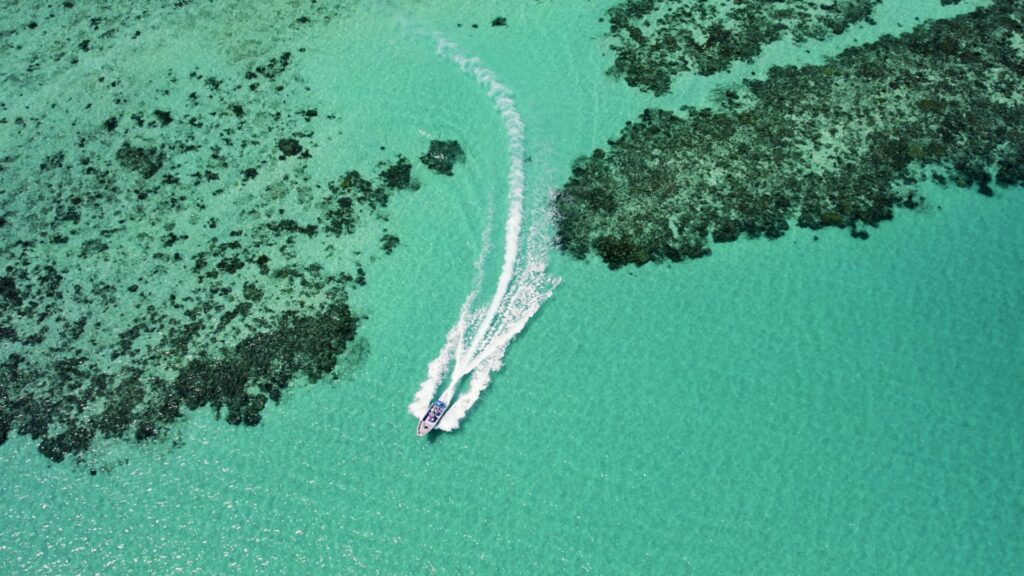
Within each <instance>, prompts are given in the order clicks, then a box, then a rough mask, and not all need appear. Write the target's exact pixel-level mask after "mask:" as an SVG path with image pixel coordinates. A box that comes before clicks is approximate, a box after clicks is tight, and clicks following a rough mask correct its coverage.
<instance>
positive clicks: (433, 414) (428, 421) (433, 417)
mask: <svg viewBox="0 0 1024 576" xmlns="http://www.w3.org/2000/svg"><path fill="white" fill-rule="evenodd" d="M447 409H448V405H447V404H445V403H444V402H443V401H441V400H436V401H435V402H434V403H433V404H431V405H430V409H429V410H427V413H426V414H424V415H423V418H420V425H419V426H417V427H416V435H417V436H426V435H427V434H428V433H429V432H430V431H431V430H433V429H434V427H436V426H437V423H438V422H440V421H441V416H444V411H445V410H447Z"/></svg>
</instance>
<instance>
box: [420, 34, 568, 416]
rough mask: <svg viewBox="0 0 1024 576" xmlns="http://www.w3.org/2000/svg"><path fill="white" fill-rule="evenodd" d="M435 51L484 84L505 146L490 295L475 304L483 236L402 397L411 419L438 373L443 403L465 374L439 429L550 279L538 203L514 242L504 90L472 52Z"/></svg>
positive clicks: (514, 198)
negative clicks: (411, 388) (434, 341)
mask: <svg viewBox="0 0 1024 576" xmlns="http://www.w3.org/2000/svg"><path fill="white" fill-rule="evenodd" d="M437 51H438V54H439V55H441V56H444V57H446V58H448V59H450V60H451V61H452V62H454V63H455V64H456V65H458V66H459V68H461V69H462V71H463V72H465V73H467V74H470V75H472V76H473V77H474V78H476V81H477V83H478V84H480V85H481V86H483V87H484V88H485V89H486V91H487V95H488V96H489V97H490V98H491V99H492V100H493V101H494V104H495V107H496V108H497V109H498V111H499V113H500V114H501V118H502V121H503V123H504V126H505V133H506V136H507V138H508V152H509V169H508V176H507V184H508V216H507V219H506V221H505V245H504V255H503V260H502V266H501V274H500V276H499V277H498V283H497V285H496V287H495V289H494V294H493V295H492V296H491V299H490V301H489V302H488V303H487V305H486V306H479V307H478V306H477V305H476V299H477V297H478V296H479V293H480V289H481V282H482V278H483V263H484V261H485V260H486V258H487V255H488V253H489V245H488V244H487V242H486V241H485V242H484V243H483V247H482V249H481V252H480V257H479V258H478V260H477V276H476V278H477V279H476V281H475V285H474V287H473V289H472V290H471V291H470V293H469V295H468V296H467V297H466V300H465V302H463V305H462V308H461V310H460V312H459V318H458V321H457V322H456V323H455V325H454V326H452V328H451V329H450V330H449V331H448V335H447V338H446V339H445V344H444V346H443V347H442V348H441V351H440V353H439V354H438V356H437V358H435V359H434V360H433V361H431V363H430V365H429V366H428V367H427V379H426V380H424V381H423V383H422V384H421V385H420V389H419V392H417V393H416V396H415V397H414V399H413V401H412V403H411V404H409V412H410V413H411V414H412V415H413V416H416V417H417V418H419V417H421V416H422V415H423V413H424V412H426V410H427V408H428V407H429V406H430V402H431V400H432V399H433V397H434V395H435V394H436V393H437V389H438V387H439V386H440V384H441V382H442V381H443V380H444V379H445V378H446V377H447V378H449V383H448V386H447V388H445V390H444V392H443V393H442V394H441V399H442V400H444V401H446V402H450V401H451V400H452V398H453V397H454V396H455V393H456V391H457V390H458V385H459V382H460V381H461V380H462V379H463V377H465V376H470V378H469V387H468V389H467V390H465V391H464V392H463V393H462V394H460V395H459V397H458V399H456V400H455V403H454V404H452V405H451V408H449V410H448V411H447V412H446V413H445V415H444V417H443V418H442V419H441V422H440V424H439V425H438V428H439V429H441V430H445V431H451V430H454V429H455V428H458V427H459V422H460V421H461V420H462V418H463V417H465V415H466V413H467V412H468V411H469V409H470V408H471V407H472V406H473V404H475V403H476V401H477V400H478V399H479V398H480V394H481V393H482V392H483V391H484V390H485V389H486V388H487V386H488V385H489V384H490V381H491V373H492V372H495V371H497V370H499V369H500V368H501V366H502V359H503V358H504V356H505V349H506V348H507V347H508V345H509V344H510V343H511V342H512V340H513V339H514V338H515V337H516V335H517V334H519V333H520V332H521V331H522V330H523V328H524V327H525V326H526V323H527V322H528V321H529V320H530V318H531V317H532V316H533V315H534V314H536V312H537V310H538V309H539V308H540V306H541V304H542V303H543V302H544V301H545V300H546V299H547V298H548V297H550V296H551V292H552V290H554V288H555V286H556V285H557V284H558V279H554V278H551V277H549V276H548V275H547V273H546V267H547V249H548V246H549V244H550V242H549V239H548V238H547V231H548V229H549V227H550V224H549V223H550V216H549V214H548V213H547V212H546V211H544V210H540V211H538V212H537V213H536V214H535V215H534V216H535V217H534V219H533V225H532V226H531V228H530V235H529V238H528V239H527V243H526V248H525V250H524V249H523V247H522V246H521V241H522V236H523V220H524V211H523V197H524V194H525V193H526V148H525V145H524V132H525V126H524V124H523V119H522V117H521V116H520V115H519V112H518V111H517V110H516V102H515V99H514V97H513V95H512V92H511V91H510V90H509V89H508V88H507V87H506V86H505V85H504V84H502V83H501V82H499V81H498V79H497V77H496V76H495V74H494V72H492V71H491V70H489V69H488V68H486V67H485V66H484V65H483V64H482V63H481V62H480V60H479V59H477V58H470V57H467V56H465V55H463V54H462V53H461V52H460V51H459V48H458V46H456V45H455V44H454V43H452V42H449V41H447V40H444V39H443V38H437ZM545 200H546V198H545ZM485 237H486V236H485Z"/></svg>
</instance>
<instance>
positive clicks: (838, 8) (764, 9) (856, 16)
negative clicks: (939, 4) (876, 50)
mask: <svg viewBox="0 0 1024 576" xmlns="http://www.w3.org/2000/svg"><path fill="white" fill-rule="evenodd" d="M880 3H881V0H835V1H826V2H823V1H822V0H788V1H787V2H778V1H776V0H747V1H744V2H740V1H738V0H737V1H726V2H707V1H705V0H626V1H625V2H622V3H621V4H618V5H616V6H614V7H612V8H611V9H610V10H609V11H608V22H609V25H610V26H609V27H610V31H611V34H612V46H611V47H612V50H613V51H614V52H615V63H614V64H613V65H612V67H611V69H610V70H609V73H611V74H612V75H613V76H617V77H621V78H623V79H624V80H625V81H626V82H627V83H628V84H629V85H630V86H634V87H637V88H639V89H641V90H644V91H650V92H653V93H655V94H664V93H666V92H668V91H669V89H670V87H671V84H672V79H673V78H675V77H676V76H677V75H679V74H681V73H684V72H695V73H697V74H702V75H709V74H714V73H716V72H721V71H723V70H726V69H728V68H729V66H731V65H732V63H733V62H737V61H748V60H750V59H752V58H753V57H754V56H757V55H758V54H759V53H760V52H761V49H762V48H763V47H764V46H765V45H766V44H769V43H771V42H774V41H776V40H779V39H780V38H782V37H783V35H788V36H790V37H791V38H792V39H793V40H795V41H797V42H801V41H804V40H808V39H815V40H822V39H824V38H827V37H829V36H832V35H835V34H840V33H842V32H843V31H845V30H846V29H847V28H848V27H849V26H850V25H852V24H855V23H858V22H871V13H872V11H873V10H874V9H875V7H876V6H877V5H878V4H880Z"/></svg>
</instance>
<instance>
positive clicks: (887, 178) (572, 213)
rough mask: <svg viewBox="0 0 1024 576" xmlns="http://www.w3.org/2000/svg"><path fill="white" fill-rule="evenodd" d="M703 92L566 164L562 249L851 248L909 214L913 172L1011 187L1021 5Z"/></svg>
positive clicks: (1019, 142) (1020, 148)
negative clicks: (786, 238) (825, 242)
mask: <svg viewBox="0 0 1024 576" xmlns="http://www.w3.org/2000/svg"><path fill="white" fill-rule="evenodd" d="M719 97H720V103H719V104H720V106H719V108H718V109H717V110H708V109H700V110H698V109H684V110H682V111H681V113H678V114H677V113H675V112H671V111H665V110H647V111H645V112H644V113H643V115H642V116H641V117H640V118H639V121H637V122H635V123H630V124H629V125H627V126H626V127H625V128H624V129H623V131H622V133H621V134H620V136H619V137H618V138H617V139H615V140H613V141H611V142H609V146H608V148H607V150H604V149H598V150H595V151H594V152H593V153H592V154H591V155H590V156H589V157H585V158H581V159H579V160H578V161H576V162H575V164H574V166H573V168H572V175H571V177H570V178H569V181H568V182H567V183H566V184H565V185H564V187H563V188H562V189H561V191H560V193H559V194H558V196H557V198H556V200H555V204H556V208H557V212H558V217H557V227H558V235H559V241H560V244H561V246H562V248H563V249H565V250H566V251H567V252H568V253H570V254H572V255H574V256H577V257H581V258H582V257H585V256H586V254H588V253H590V252H596V253H597V254H598V255H599V256H600V257H601V258H602V259H603V260H604V261H605V262H606V263H607V264H608V266H610V267H611V268H618V267H621V266H623V265H626V264H636V265H642V264H644V263H647V262H651V261H658V260H664V259H668V260H671V261H679V260H683V259H686V258H696V257H700V256H704V255H707V254H709V253H710V248H709V243H710V241H712V240H713V241H714V242H728V241H731V240H735V239H737V238H739V237H740V236H741V235H743V236H746V237H751V238H753V237H759V236H766V237H768V238H777V237H779V236H781V235H782V234H784V233H785V232H786V230H787V229H788V227H789V225H790V223H791V222H794V221H795V223H796V224H797V225H798V226H803V227H807V228H811V229H818V228H822V227H826V226H834V227H845V228H849V229H850V230H851V232H852V233H853V234H854V235H855V236H856V237H860V238H866V237H867V233H866V232H865V231H864V230H863V228H862V225H865V224H866V225H870V226H874V225H877V224H878V223H879V222H880V221H882V220H887V219H890V218H892V217H893V209H894V208H895V207H897V206H905V207H915V206H917V204H918V203H919V202H920V199H919V198H918V197H916V196H915V193H914V189H915V188H914V186H913V185H914V184H915V183H917V182H920V181H921V180H922V179H923V178H927V177H929V175H931V177H934V178H938V179H945V178H950V179H952V181H953V182H955V183H956V184H958V185H960V186H964V187H974V188H975V189H977V190H978V191H980V192H981V193H983V194H992V188H991V182H992V181H993V180H995V181H996V182H997V183H999V184H1001V185H1013V184H1022V183H1024V5H1022V4H1021V3H1020V2H1017V1H1012V0H997V1H996V2H994V3H993V4H992V5H991V6H990V7H988V8H985V9H981V10H978V11H975V12H973V13H970V14H966V15H963V16H960V17H957V18H953V19H950V20H946V21H938V22H933V23H930V24H927V25H923V26H921V27H920V28H918V29H917V30H915V31H914V32H912V33H910V34H907V35H905V36H902V37H899V38H894V37H884V38H882V39H881V40H879V41H878V42H877V43H874V44H871V45H868V46H863V47H859V48H854V49H850V50H848V51H846V52H844V53H842V54H840V55H839V56H837V57H835V58H833V59H830V60H829V61H827V62H825V63H824V64H823V65H820V66H812V67H804V68H800V69H796V68H792V67H785V68H775V69H773V70H771V71H770V73H769V74H768V78H767V79H766V80H764V81H747V82H745V83H744V84H742V85H739V86H735V87H734V88H733V89H729V90H725V91H723V93H721V94H720V96H719Z"/></svg>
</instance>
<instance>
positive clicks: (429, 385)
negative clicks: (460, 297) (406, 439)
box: [409, 206, 494, 418]
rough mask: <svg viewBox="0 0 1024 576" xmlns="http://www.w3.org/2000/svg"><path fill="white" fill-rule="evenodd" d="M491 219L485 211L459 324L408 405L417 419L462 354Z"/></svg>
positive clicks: (491, 214)
mask: <svg viewBox="0 0 1024 576" xmlns="http://www.w3.org/2000/svg"><path fill="white" fill-rule="evenodd" d="M493 218H494V209H493V206H492V207H491V208H490V209H488V214H487V226H486V227H485V228H484V232H483V234H482V235H481V239H480V240H481V245H482V248H481V250H480V255H479V256H478V257H477V259H476V263H475V264H474V268H476V276H474V278H473V288H472V289H471V290H470V292H469V296H467V297H466V301H465V302H463V303H462V308H461V310H459V321H458V322H456V323H455V325H454V326H452V327H451V329H450V330H448V335H447V336H446V337H445V342H444V346H442V347H441V351H440V352H439V353H438V355H437V358H434V359H433V360H432V361H431V362H430V364H429V365H428V366H427V379H426V380H424V381H423V382H421V383H420V389H419V391H418V392H416V396H414V397H413V401H412V403H410V404H409V413H410V414H412V415H413V416H415V417H417V418H419V417H421V416H423V414H424V413H425V412H426V411H427V409H428V408H430V402H431V401H432V400H433V399H434V395H435V394H436V393H437V388H438V386H440V384H441V381H442V380H444V378H445V376H447V375H448V372H449V370H450V368H451V361H452V358H453V354H458V353H461V351H462V344H463V336H464V335H465V332H466V329H467V328H468V327H470V326H472V325H473V324H474V322H473V315H474V311H473V303H474V302H476V297H477V295H478V294H479V293H480V286H481V284H483V279H484V260H485V259H486V258H487V253H488V252H490V250H491V241H490V236H491V222H492V221H493ZM477 315H479V314H477Z"/></svg>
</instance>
